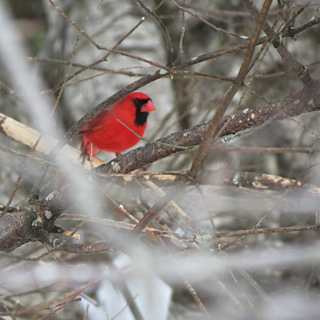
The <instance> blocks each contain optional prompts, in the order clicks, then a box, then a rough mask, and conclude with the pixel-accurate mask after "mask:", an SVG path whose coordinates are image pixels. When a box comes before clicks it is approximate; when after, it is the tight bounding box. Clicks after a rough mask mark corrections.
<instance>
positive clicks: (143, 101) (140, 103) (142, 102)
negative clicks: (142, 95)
mask: <svg viewBox="0 0 320 320" xmlns="http://www.w3.org/2000/svg"><path fill="white" fill-rule="evenodd" d="M148 101H151V99H133V103H134V105H135V106H136V107H137V108H138V109H141V108H142V107H143V105H145V104H146V103H147V102H148Z"/></svg>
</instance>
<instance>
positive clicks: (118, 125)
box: [79, 92, 156, 159]
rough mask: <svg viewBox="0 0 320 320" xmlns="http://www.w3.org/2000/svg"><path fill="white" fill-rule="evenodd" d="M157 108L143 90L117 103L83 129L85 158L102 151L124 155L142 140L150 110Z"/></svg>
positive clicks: (82, 151) (82, 139)
mask: <svg viewBox="0 0 320 320" xmlns="http://www.w3.org/2000/svg"><path fill="white" fill-rule="evenodd" d="M155 110H156V107H155V106H154V104H153V102H152V100H151V98H150V97H149V96H148V95H147V94H145V93H143V92H134V93H130V94H129V95H127V96H126V97H124V98H123V99H121V100H119V101H118V102H116V103H114V104H113V105H112V106H111V107H109V108H108V109H107V110H105V111H103V112H101V113H100V114H99V115H97V116H96V117H95V118H93V119H92V120H91V121H90V122H88V123H87V124H86V125H85V126H83V127H82V129H81V130H80V131H79V133H80V134H81V147H80V149H81V153H82V156H83V159H85V157H86V156H88V157H91V156H95V155H96V154H97V153H98V152H99V151H106V152H113V153H115V154H116V157H118V156H120V155H121V152H123V151H125V150H127V149H129V148H131V147H133V146H134V145H136V144H137V143H138V142H139V141H140V140H141V137H142V136H143V135H144V132H145V130H146V127H147V119H148V116H149V113H150V112H153V111H155Z"/></svg>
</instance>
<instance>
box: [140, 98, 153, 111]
mask: <svg viewBox="0 0 320 320" xmlns="http://www.w3.org/2000/svg"><path fill="white" fill-rule="evenodd" d="M155 110H156V107H155V106H154V104H153V102H152V101H151V100H149V101H148V102H147V103H145V104H144V105H143V106H142V108H141V112H152V111H155Z"/></svg>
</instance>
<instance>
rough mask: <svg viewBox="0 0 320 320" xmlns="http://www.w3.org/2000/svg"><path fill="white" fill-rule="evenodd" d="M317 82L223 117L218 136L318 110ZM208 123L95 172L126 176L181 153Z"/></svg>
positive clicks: (202, 133)
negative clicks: (279, 97) (282, 96)
mask: <svg viewBox="0 0 320 320" xmlns="http://www.w3.org/2000/svg"><path fill="white" fill-rule="evenodd" d="M319 92H320V82H319V81H312V83H310V84H309V85H308V86H305V87H304V88H303V89H302V90H300V91H298V92H295V93H292V94H290V95H288V96H286V97H284V98H281V99H277V100H274V101H272V102H270V103H269V102H266V101H265V102H263V103H261V104H260V105H256V106H254V107H252V108H250V109H249V108H247V109H244V110H242V111H239V112H237V113H235V114H234V115H233V116H232V118H231V119H229V117H227V118H225V119H224V121H222V122H221V123H220V125H219V126H218V129H217V131H220V129H221V128H222V127H223V126H224V124H225V123H226V122H227V120H228V119H229V122H228V124H227V125H226V126H225V127H224V129H223V130H222V132H221V135H220V137H225V136H227V135H230V134H235V133H237V132H240V131H242V130H246V129H250V128H258V127H260V126H262V125H266V124H270V123H271V122H273V121H275V120H281V119H285V118H287V116H291V117H294V116H298V115H300V114H303V113H306V112H312V111H318V110H320V93H319ZM208 127H209V122H205V123H203V124H200V125H197V126H195V127H193V128H191V129H187V130H182V131H178V132H175V133H173V134H171V135H169V136H167V137H164V138H161V139H158V140H156V141H155V142H151V143H148V144H146V145H145V146H144V147H140V148H136V149H134V150H132V151H130V152H128V153H126V154H124V155H122V156H120V157H118V158H116V159H113V160H112V161H110V162H108V163H106V164H103V165H101V166H99V167H98V168H97V169H96V170H98V172H101V173H128V172H131V171H133V170H135V169H138V168H141V167H143V166H145V165H146V164H151V163H153V162H156V161H158V160H160V159H163V158H166V157H168V156H170V155H172V154H174V153H178V152H179V151H181V148H179V146H182V147H193V146H196V145H199V144H200V143H201V141H202V140H203V138H204V136H205V134H206V133H207V132H208Z"/></svg>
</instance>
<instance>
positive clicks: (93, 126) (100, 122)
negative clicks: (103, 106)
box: [79, 110, 111, 134]
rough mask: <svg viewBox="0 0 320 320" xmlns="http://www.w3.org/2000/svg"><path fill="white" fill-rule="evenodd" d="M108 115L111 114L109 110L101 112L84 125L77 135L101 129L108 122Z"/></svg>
mask: <svg viewBox="0 0 320 320" xmlns="http://www.w3.org/2000/svg"><path fill="white" fill-rule="evenodd" d="M110 114H111V112H110V111H109V110H105V111H103V112H102V113H100V114H99V115H98V116H97V117H95V118H94V119H93V120H91V121H90V122H89V123H87V124H86V125H84V126H83V127H82V129H81V130H80V131H79V134H86V133H89V132H94V131H98V130H100V129H102V128H103V127H105V126H106V123H107V122H109V121H108V118H109V117H110Z"/></svg>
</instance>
